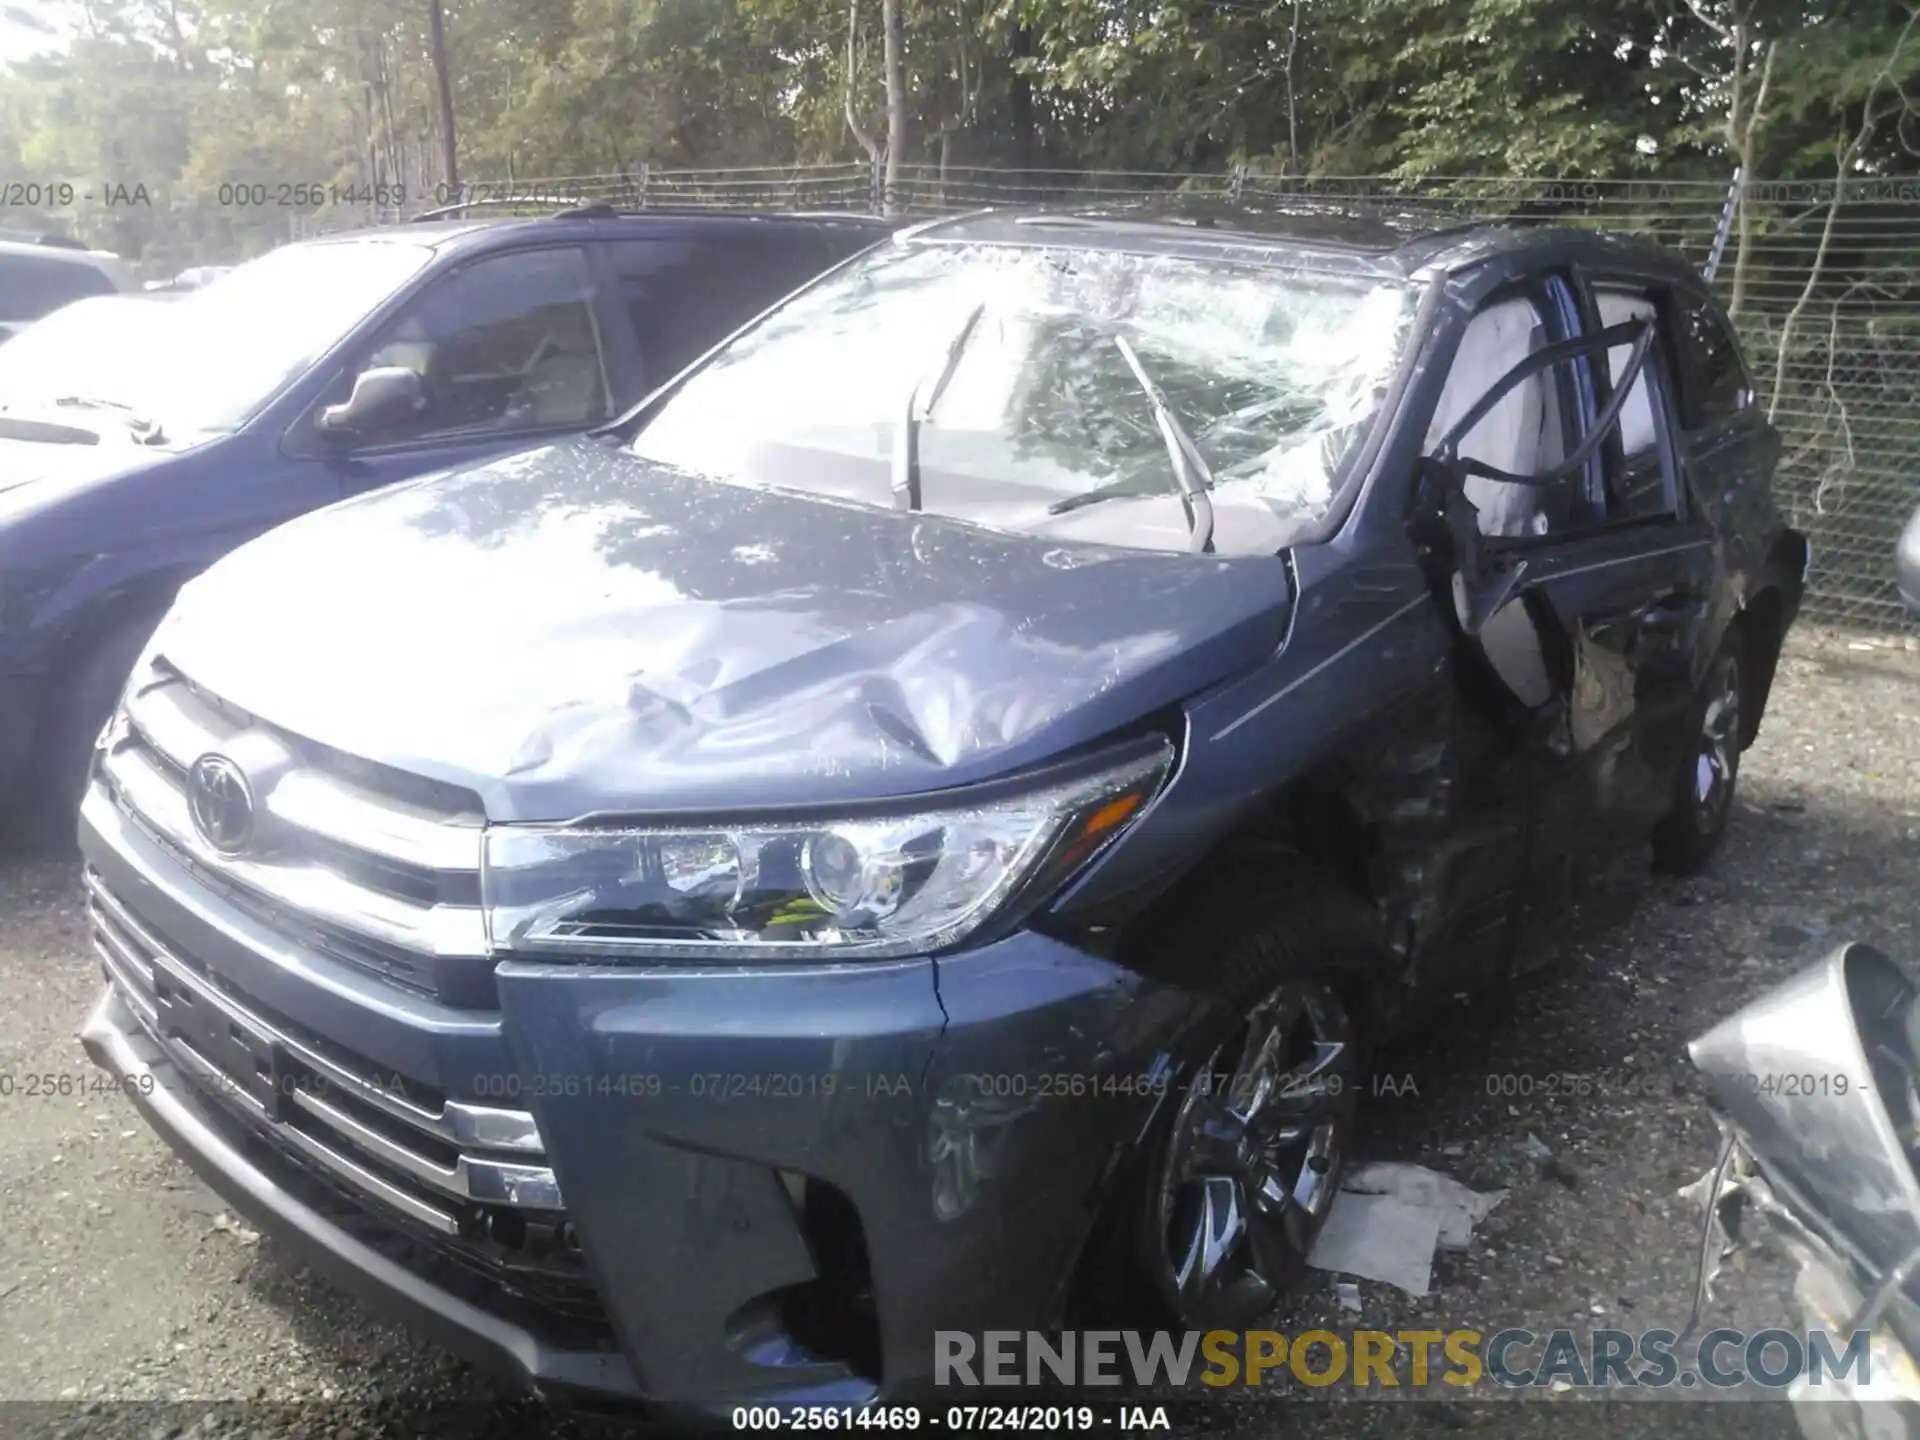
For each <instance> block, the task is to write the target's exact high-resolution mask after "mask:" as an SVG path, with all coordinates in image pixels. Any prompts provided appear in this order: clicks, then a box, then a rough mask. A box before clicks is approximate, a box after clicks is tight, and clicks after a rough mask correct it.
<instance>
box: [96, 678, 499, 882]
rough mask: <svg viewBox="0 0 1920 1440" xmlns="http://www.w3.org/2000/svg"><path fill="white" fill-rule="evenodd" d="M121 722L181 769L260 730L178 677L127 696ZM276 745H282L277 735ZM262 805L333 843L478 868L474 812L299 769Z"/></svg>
mask: <svg viewBox="0 0 1920 1440" xmlns="http://www.w3.org/2000/svg"><path fill="white" fill-rule="evenodd" d="M127 723H128V724H129V725H130V726H131V727H132V729H133V731H134V732H135V733H136V734H137V735H138V736H139V737H140V738H141V739H142V740H143V741H144V742H145V743H146V744H147V745H148V746H149V747H150V748H151V749H153V750H154V751H155V752H156V753H158V754H159V755H161V756H163V757H164V758H165V759H166V760H167V761H168V762H169V763H170V764H172V765H173V766H175V767H176V768H177V769H179V770H183V771H184V770H187V769H190V768H191V767H192V765H193V763H194V762H195V761H196V760H198V759H199V758H200V757H201V756H202V755H204V754H206V753H207V752H208V751H210V750H220V749H231V748H232V747H233V746H234V745H235V744H236V743H243V741H242V737H243V736H246V735H248V734H250V733H251V734H262V733H263V732H260V731H257V730H252V729H250V727H248V726H245V725H241V724H238V723H236V722H234V721H231V720H229V719H227V718H226V717H225V716H223V715H221V714H220V713H219V712H218V711H217V710H216V709H215V708H214V707H213V706H212V705H210V704H208V703H207V702H205V701H203V700H199V699H197V698H196V697H194V696H193V695H192V694H191V692H190V691H189V690H188V689H187V687H186V685H185V684H184V683H182V682H179V681H172V682H162V683H160V684H158V685H154V686H150V687H148V688H147V689H145V690H141V691H139V692H137V693H136V694H134V695H133V696H131V697H130V699H129V700H128V703H127ZM273 744H274V747H275V748H276V749H280V750H284V747H282V746H281V745H280V742H278V741H277V740H276V741H274V742H273ZM265 804H266V807H267V809H268V810H269V811H270V812H271V813H273V814H274V815H275V816H276V817H278V818H279V819H281V820H283V821H285V822H286V823H287V824H289V825H293V826H296V827H298V828H299V829H302V830H308V831H311V832H312V833H314V834H316V835H320V836H324V837H325V838H327V839H329V840H333V841H336V842H338V843H339V844H342V845H345V846H348V847H350V848H353V849H357V850H364V851H366V852H367V853H368V854H371V855H378V856H382V857H384V858H385V859H388V860H395V861H399V862H401V863H402V864H410V865H417V866H420V867H422V868H424V869H428V870H455V871H475V870H478V869H479V868H480V817H479V816H477V815H475V816H470V817H459V818H453V817H447V816H439V815H434V814H431V813H429V812H426V811H423V810H421V809H419V808H417V807H414V806H409V805H407V804H405V803H404V802H402V801H398V800H394V799H391V798H389V797H386V796H381V795H377V794H375V793H372V792H369V791H366V790H363V789H361V788H360V787H359V786H356V785H353V784H351V783H349V782H347V781H345V780H342V779H340V778H338V777H337V776H333V775H329V774H327V773H326V772H325V771H323V770H316V769H311V768H305V767H302V768H297V769H294V770H292V771H290V772H289V773H287V774H285V775H283V776H281V777H280V779H279V781H278V783H276V784H275V785H274V786H273V787H272V789H271V790H270V791H268V793H267V795H266V797H265Z"/></svg>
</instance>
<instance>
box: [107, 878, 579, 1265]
mask: <svg viewBox="0 0 1920 1440" xmlns="http://www.w3.org/2000/svg"><path fill="white" fill-rule="evenodd" d="M86 887H87V918H88V921H89V926H90V930H91V933H92V938H93V945H94V949H95V950H96V952H97V953H98V954H99V956H100V960H101V963H102V965H103V966H104V968H105V970H106V974H107V978H108V980H109V981H110V982H111V983H112V984H113V985H114V986H115V987H116V988H117V989H118V990H119V991H120V993H121V994H122V996H124V997H125V999H126V1001H127V1003H128V1005H129V1006H130V1007H131V1008H132V1009H133V1012H134V1014H135V1015H136V1016H137V1017H138V1019H139V1020H140V1023H141V1024H142V1025H143V1026H144V1027H145V1028H146V1030H147V1031H148V1033H149V1034H150V1035H151V1036H152V1037H153V1039H154V1040H155V1042H156V1043H158V1044H159V1045H160V1046H161V1048H162V1049H163V1050H165V1051H166V1053H167V1054H168V1056H169V1057H170V1058H171V1059H173V1060H174V1062H175V1063H176V1064H177V1065H179V1066H180V1068H181V1069H182V1070H183V1071H185V1072H186V1073H187V1074H189V1075H190V1076H191V1077H192V1078H193V1080H194V1081H195V1082H196V1083H197V1085H198V1086H199V1088H200V1089H201V1090H202V1091H203V1092H206V1093H207V1094H209V1095H211V1096H212V1097H213V1098H214V1099H216V1100H218V1101H221V1102H223V1103H224V1104H225V1105H226V1107H227V1108H228V1109H229V1110H231V1111H234V1112H237V1113H238V1114H239V1115H240V1116H241V1117H242V1118H243V1119H245V1120H247V1121H249V1122H251V1123H252V1124H253V1125H254V1126H255V1127H256V1128H257V1129H259V1130H260V1131H261V1132H262V1133H263V1134H265V1135H266V1136H268V1137H269V1138H270V1139H271V1140H272V1141H273V1142H274V1143H275V1144H277V1145H279V1146H281V1147H282V1148H284V1149H286V1150H289V1151H292V1152H294V1153H296V1154H297V1155H298V1156H299V1157H301V1158H302V1159H304V1160H306V1161H307V1162H309V1163H312V1164H315V1165H316V1166H318V1167H319V1168H321V1169H324V1170H325V1171H327V1172H328V1173H330V1174H331V1175H332V1176H333V1177H334V1178H335V1180H336V1181H338V1182H341V1183H343V1184H345V1185H346V1186H348V1187H349V1188H351V1189H352V1190H354V1191H355V1192H357V1193H360V1194H363V1195H366V1196H369V1197H371V1198H372V1199H374V1200H377V1201H379V1202H380V1203H382V1204H384V1205H385V1206H387V1207H388V1208H389V1209H391V1210H394V1211H397V1212H398V1213H400V1214H401V1215H403V1216H405V1217H406V1218H407V1219H408V1220H411V1221H413V1222H415V1223H417V1224H421V1225H424V1226H426V1227H427V1228H429V1229H430V1230H432V1231H434V1232H436V1233H438V1234H441V1235H444V1236H459V1237H473V1236H477V1235H480V1234H484V1233H488V1232H491V1231H496V1230H500V1229H502V1226H501V1224H500V1222H499V1221H498V1220H497V1219H496V1217H497V1216H499V1215H500V1214H501V1213H502V1212H504V1213H505V1214H506V1215H508V1216H509V1217H511V1220H512V1224H511V1225H510V1226H508V1227H506V1228H508V1229H510V1230H511V1231H512V1232H513V1233H514V1234H516V1235H520V1234H524V1232H525V1231H526V1229H527V1228H528V1225H529V1223H531V1224H532V1225H533V1226H535V1227H542V1228H544V1229H545V1230H547V1231H551V1232H554V1234H555V1236H556V1243H558V1242H559V1239H561V1238H563V1237H561V1236H560V1232H561V1231H563V1230H564V1227H565V1218H564V1214H563V1208H562V1201H561V1196H560V1187H559V1183H558V1182H557V1181H556V1180H555V1178H554V1174H553V1171H552V1170H551V1169H550V1168H549V1167H548V1166H547V1165H546V1164H545V1163H544V1161H545V1152H544V1149H543V1147H542V1143H541V1139H540V1132H539V1128H538V1126H537V1125H536V1124H535V1122H534V1118H533V1116H532V1115H531V1114H530V1113H528V1112H527V1111H524V1110H510V1109H501V1108H497V1107H493V1106H486V1105H470V1104H465V1103H462V1102H459V1101H454V1100H450V1099H448V1098H446V1097H445V1096H444V1095H442V1094H440V1093H439V1092H437V1091H436V1090H434V1089H433V1088H432V1087H430V1086H427V1085H425V1084H423V1083H420V1082H417V1081H414V1080H410V1079H408V1078H407V1077H405V1076H399V1075H393V1074H383V1073H381V1071H380V1068H379V1067H378V1066H376V1065H375V1064H373V1063H372V1062H371V1061H369V1060H367V1059H365V1058H364V1057H362V1056H358V1055H355V1054H353V1053H351V1052H349V1051H347V1050H345V1049H343V1048H342V1047H340V1046H338V1045H337V1044H335V1043H334V1042H332V1041H329V1040H326V1039H323V1038H321V1037H319V1036H315V1035H311V1034H308V1033H306V1032H304V1031H303V1030H302V1029H301V1028H300V1027H299V1026H297V1025H296V1024H294V1023H293V1022H291V1021H289V1020H287V1019H285V1018H284V1017H281V1016H277V1015H274V1014H273V1013H272V1012H271V1011H270V1010H269V1009H268V1008H267V1007H265V1006H264V1005H262V1004H261V1003H260V1002H259V1001H257V1000H256V999H254V998H253V997H251V996H247V995H244V994H241V993H240V992H239V991H238V990H236V989H235V987H233V985H232V984H231V983H230V982H227V981H225V980H224V979H222V978H221V977H219V976H217V975H215V974H214V973H212V972H211V971H209V970H208V969H206V967H204V966H202V965H200V964H198V963H197V962H195V961H193V960H191V959H189V958H187V957H185V956H182V955H181V954H179V953H178V952H176V951H175V950H173V949H172V948H171V947H169V946H168V945H166V944H165V943H164V942H163V941H162V940H161V939H160V938H159V937H158V936H156V935H155V934H154V933H153V931H152V930H151V929H150V928H149V927H148V926H147V925H145V924H144V923H142V922H141V920H140V919H139V918H138V917H137V916H135V915H134V914H133V913H132V912H131V911H130V910H129V909H128V907H127V906H126V905H125V904H124V903H123V902H122V901H121V900H120V899H119V898H118V897H117V896H115V895H114V894H113V893H112V892H111V891H110V890H108V889H107V887H106V886H105V884H103V883H102V881H101V879H100V877H99V876H98V875H97V874H95V873H94V872H92V871H89V872H88V874H87V876H86Z"/></svg>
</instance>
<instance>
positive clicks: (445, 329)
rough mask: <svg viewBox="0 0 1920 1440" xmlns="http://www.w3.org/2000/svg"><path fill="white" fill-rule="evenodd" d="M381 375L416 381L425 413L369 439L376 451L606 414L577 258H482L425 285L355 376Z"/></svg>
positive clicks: (589, 290)
mask: <svg viewBox="0 0 1920 1440" xmlns="http://www.w3.org/2000/svg"><path fill="white" fill-rule="evenodd" d="M387 366H399V367H403V368H405V369H409V370H412V371H413V372H414V373H415V374H417V375H418V376H419V377H420V381H421V386H422V388H423V390H424V391H425V393H426V406H425V408H424V409H423V410H422V411H421V413H420V414H419V415H418V416H416V417H415V418H413V419H412V420H409V421H407V422H405V424H403V425H402V426H399V427H396V428H393V429H388V430H382V431H380V432H378V433H377V434H376V435H372V436H369V437H368V438H369V440H371V441H374V442H377V443H381V444H386V443H391V442H393V441H396V440H420V439H426V438H435V437H440V436H457V435H476V434H486V433H489V432H492V431H518V430H541V429H550V428H557V427H563V426H588V425H592V424H595V423H597V422H599V421H601V420H604V419H606V418H607V416H608V414H609V408H610V407H609V402H608V394H607V381H606V366H605V363H604V358H603V347H602V345H601V343H600V331H599V323H598V320H597V318H596V317H595V315H594V310H593V283H592V277H591V272H590V271H589V269H588V267H587V263H586V257H585V256H584V255H583V254H582V253H581V252H580V251H579V250H577V249H552V250H532V251H524V252H520V253H516V254H507V255H494V256H489V257H487V258H485V259H481V260H476V261H474V262H473V263H472V264H470V265H467V266H464V267H462V268H461V269H459V270H456V271H455V272H454V273H452V274H451V275H449V276H447V277H445V278H444V279H442V280H440V281H438V282H437V283H435V284H433V285H431V286H429V287H428V289H427V290H426V292H425V293H424V294H422V295H421V296H420V298H419V299H418V300H416V301H415V302H414V303H413V304H412V305H410V306H409V307H408V308H407V309H406V310H405V311H404V312H403V313H402V314H401V315H400V316H399V317H398V318H397V319H396V320H395V321H394V322H393V323H392V324H391V325H390V326H388V328H387V329H386V331H385V332H384V333H383V335H382V337H381V339H380V340H379V341H378V342H376V344H375V345H374V347H373V349H372V351H371V353H370V354H369V355H368V357H367V359H366V360H365V361H363V362H362V364H361V365H360V366H359V367H358V368H359V369H361V370H369V369H379V368H384V367H387ZM344 388H348V387H343V389H344ZM337 398H340V399H344V398H345V396H344V394H342V395H341V396H339V397H337Z"/></svg>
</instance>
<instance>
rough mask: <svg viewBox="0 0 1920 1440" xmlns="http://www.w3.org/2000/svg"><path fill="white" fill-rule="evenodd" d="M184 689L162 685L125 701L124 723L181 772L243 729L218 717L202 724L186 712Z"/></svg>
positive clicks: (142, 691)
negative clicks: (216, 719)
mask: <svg viewBox="0 0 1920 1440" xmlns="http://www.w3.org/2000/svg"><path fill="white" fill-rule="evenodd" d="M184 695H185V687H184V686H182V685H179V684H177V683H176V684H161V685H155V686H152V687H149V688H148V689H145V690H141V691H139V692H137V693H135V694H132V695H129V696H128V697H127V723H128V724H129V725H130V726H132V727H133V730H134V731H135V733H136V734H138V735H139V736H140V738H141V739H143V740H145V741H146V742H147V744H149V745H151V746H152V747H153V748H154V749H155V750H157V751H159V752H160V754H162V755H164V756H166V758H167V759H168V760H171V761H172V762H173V763H174V764H175V765H176V766H178V767H179V768H180V769H182V770H187V769H191V768H192V766H193V762H194V761H196V760H198V759H199V758H200V757H201V756H202V755H204V754H206V753H207V751H209V750H216V749H219V748H220V747H221V746H223V745H227V744H229V743H231V742H232V740H233V738H234V736H236V735H238V734H239V733H240V731H241V730H242V729H243V728H244V727H242V726H240V725H236V724H234V723H232V722H231V721H228V720H226V719H225V718H224V717H220V718H219V720H218V721H217V722H216V723H214V724H207V723H203V722H202V721H200V720H199V719H197V718H195V717H194V716H193V715H191V714H189V713H188V712H187V708H186V705H185V704H184V703H183V697H184Z"/></svg>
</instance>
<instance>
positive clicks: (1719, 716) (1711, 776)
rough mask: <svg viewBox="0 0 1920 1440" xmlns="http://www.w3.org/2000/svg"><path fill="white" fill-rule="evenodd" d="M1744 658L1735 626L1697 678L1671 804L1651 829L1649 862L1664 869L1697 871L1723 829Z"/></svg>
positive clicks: (1734, 765) (1732, 780)
mask: <svg viewBox="0 0 1920 1440" xmlns="http://www.w3.org/2000/svg"><path fill="white" fill-rule="evenodd" d="M1744 659H1745V656H1744V647H1743V646H1742V645H1741V642H1740V631H1739V630H1737V629H1736V630H1734V631H1732V632H1730V633H1729V634H1728V635H1727V637H1726V639H1725V640H1723V641H1721V643H1720V648H1719V650H1718V651H1716V652H1715V654H1714V657H1713V660H1712V661H1711V662H1710V663H1709V664H1708V666H1707V673H1706V675H1705V677H1704V678H1703V679H1702V680H1701V682H1700V690H1699V693H1698V695H1696V696H1695V698H1694V705H1693V715H1692V739H1691V742H1690V744H1689V746H1688V749H1687V752H1686V754H1685V756H1684V757H1683V758H1682V759H1681V762H1680V769H1679V772H1678V773H1677V774H1676V775H1675V776H1674V783H1673V801H1672V805H1671V807H1670V808H1669V809H1668V811H1667V813H1666V814H1665V815H1664V816H1662V817H1661V820H1660V823H1659V824H1658V825H1657V826H1655V827H1654V831H1653V866H1654V869H1656V870H1658V871H1660V872H1661V873H1663V874H1667V875H1694V874H1698V873H1699V872H1700V871H1701V870H1703V869H1705V868H1706V866H1707V863H1708V862H1709V861H1710V860H1712V859H1713V856H1714V853H1715V852H1716V851H1717V850H1718V849H1719V848H1720V841H1721V839H1722V838H1723V837H1724V836H1725V835H1726V833H1727V819H1728V817H1729V816H1731V815H1732V813H1733V792H1734V787H1735V785H1736V784H1737V783H1738V781H1739V779H1740V747H1741V742H1742V739H1743V738H1744V732H1743V730H1742V728H1741V719H1742V715H1743V712H1744V709H1745V706H1744V703H1743V702H1744V700H1745V695H1744V693H1743V689H1742V687H1743V684H1744V679H1745V671H1744V668H1743V662H1744Z"/></svg>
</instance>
